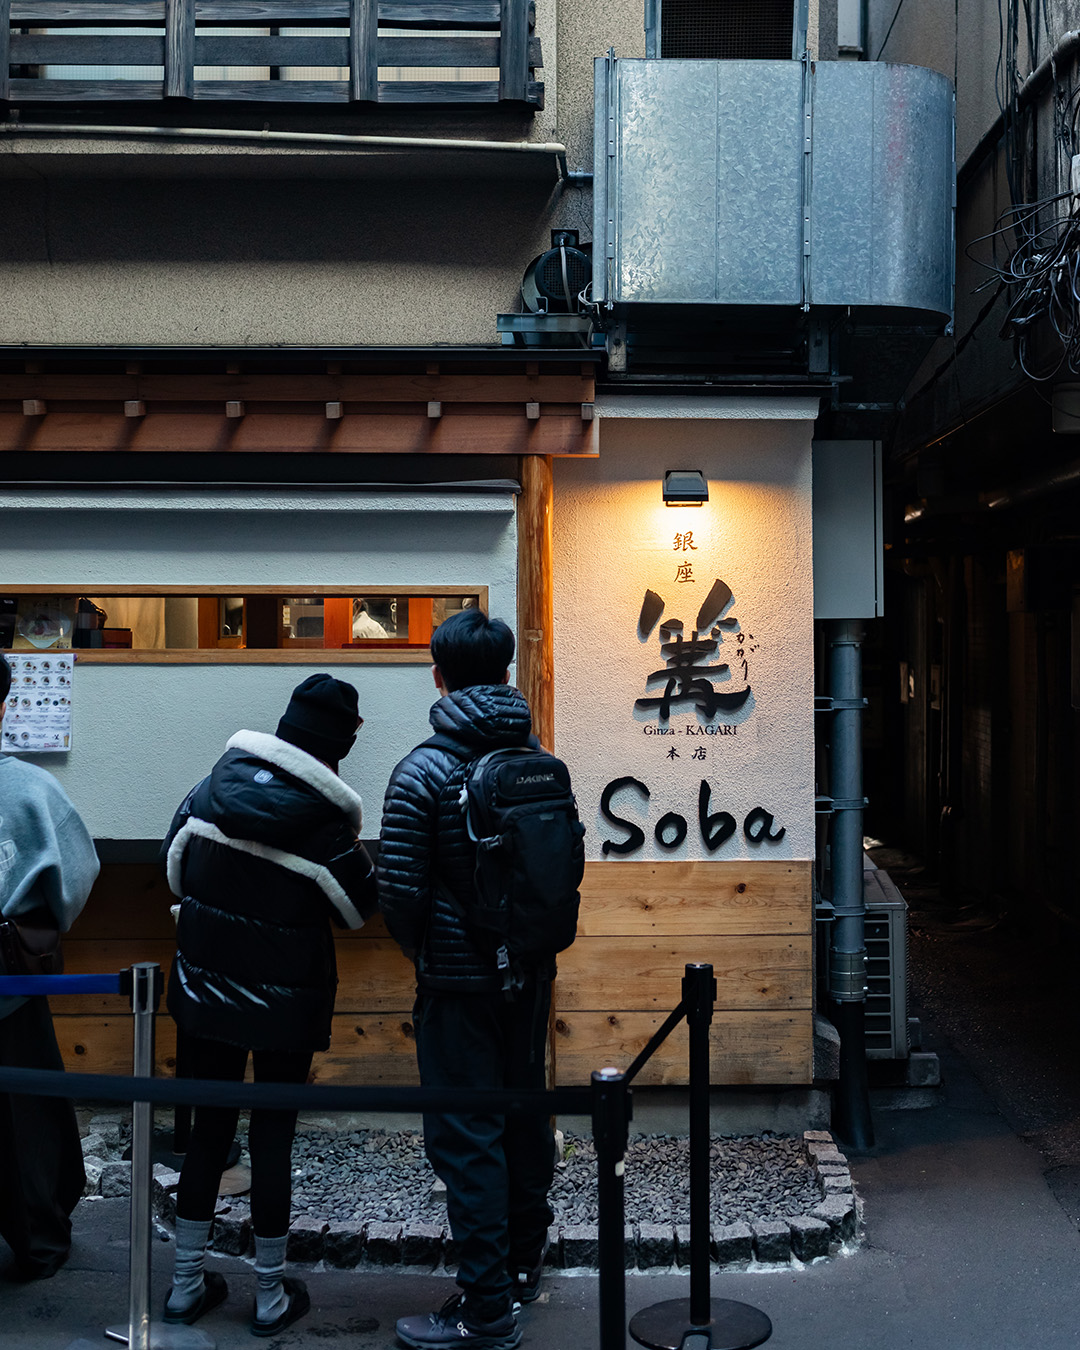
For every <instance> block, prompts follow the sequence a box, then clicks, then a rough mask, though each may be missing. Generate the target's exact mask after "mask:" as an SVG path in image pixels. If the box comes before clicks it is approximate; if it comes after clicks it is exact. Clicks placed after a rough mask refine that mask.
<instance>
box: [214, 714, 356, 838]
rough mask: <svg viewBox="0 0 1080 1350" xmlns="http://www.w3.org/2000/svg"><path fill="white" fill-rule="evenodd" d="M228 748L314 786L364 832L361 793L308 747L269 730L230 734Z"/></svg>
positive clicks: (354, 825) (309, 785)
mask: <svg viewBox="0 0 1080 1350" xmlns="http://www.w3.org/2000/svg"><path fill="white" fill-rule="evenodd" d="M226 749H228V750H243V751H244V753H245V754H249V755H255V756H256V757H257V758H258V759H264V760H266V762H267V763H268V764H273V765H274V766H275V767H276V768H278V769H282V770H283V771H284V772H285V773H287V774H291V775H292V777H293V778H298V779H299V780H300V781H301V782H302V783H306V784H307V785H308V787H311V788H314V789H315V791H316V792H318V793H320V794H321V795H322V796H323V797H325V798H326V800H327V801H328V802H331V803H332V804H333V805H334V806H336V807H337V808H338V809H339V810H340V811H342V812H343V813H344V814H345V816H346V817H347V818H348V820H349V822H350V823H351V824H352V825H353V827H354V828H355V829H356V831H357V833H359V832H360V827H361V825H362V824H363V802H362V801H361V798H360V794H359V793H358V792H354V791H353V790H352V788H351V787H349V785H348V784H347V783H343V782H342V780H341V779H340V778H339V777H338V776H337V774H336V773H334V771H333V770H332V769H328V768H327V767H326V765H325V764H323V763H322V761H321V760H318V759H316V758H315V756H314V755H309V754H308V753H307V751H306V750H301V749H300V748H299V746H296V745H292V744H291V743H290V742H289V741H283V740H282V739H281V738H280V736H271V735H269V733H267V732H265V731H238V732H237V733H236V735H235V736H230V737H229V742H228V745H227V746H226Z"/></svg>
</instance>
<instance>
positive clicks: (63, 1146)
mask: <svg viewBox="0 0 1080 1350" xmlns="http://www.w3.org/2000/svg"><path fill="white" fill-rule="evenodd" d="M10 688H11V667H10V666H9V665H8V663H7V661H6V660H5V659H4V657H3V656H2V655H0V722H2V721H3V717H4V712H5V710H6V707H7V702H6V701H7V695H8V691H9V690H10ZM99 867H100V864H99V863H98V858H97V854H96V853H95V851H94V845H93V841H92V840H91V838H90V835H89V834H88V832H87V829H86V826H85V825H84V824H83V822H82V821H81V819H80V818H79V815H78V812H77V811H76V810H75V808H74V806H72V804H71V802H70V801H69V800H68V797H67V794H66V793H65V792H64V790H63V788H62V787H61V786H60V784H59V783H58V782H57V781H56V779H55V778H54V777H53V776H52V774H50V773H46V772H45V770H44V769H39V768H38V767H37V766H36V765H34V764H27V763H25V762H24V761H23V760H20V759H16V758H15V757H14V756H13V755H10V754H2V755H0V916H2V917H3V918H5V919H18V918H19V917H21V916H24V915H27V914H30V913H32V912H34V911H41V910H42V909H45V910H48V912H49V913H50V914H51V915H52V917H53V919H54V920H55V922H56V924H57V926H58V927H59V929H60V931H61V932H67V930H68V929H69V928H70V927H71V925H72V924H73V923H74V922H75V920H76V919H77V918H78V916H79V913H80V912H81V910H82V907H83V905H85V904H86V900H87V897H88V896H89V894H90V888H91V887H92V886H93V884H94V881H95V879H96V877H97V874H98V871H99ZM0 973H3V972H2V971H0ZM0 1066H3V1067H4V1068H22V1069H63V1067H64V1061H63V1059H62V1058H61V1056H60V1049H59V1046H58V1045H57V1043H56V1032H55V1031H54V1030H53V1024H52V1015H51V1013H50V1012H49V1003H48V1000H47V999H46V998H45V997H43V996H41V995H37V996H34V997H31V998H19V997H10V996H0ZM85 1185H86V1176H85V1173H84V1172H83V1162H82V1147H81V1144H80V1142H79V1127H78V1123H77V1121H76V1119H75V1107H74V1105H73V1104H72V1103H71V1102H70V1101H66V1100H63V1099H61V1098H59V1097H26V1096H19V1095H14V1094H11V1093H5V1092H0V1237H2V1238H3V1239H4V1241H5V1242H6V1243H7V1244H8V1246H9V1247H10V1248H11V1250H12V1252H13V1253H14V1256H15V1262H14V1265H12V1266H10V1267H9V1268H8V1269H7V1270H6V1271H5V1272H4V1274H5V1275H6V1276H7V1278H9V1279H16V1280H38V1279H44V1278H47V1277H48V1276H50V1275H55V1274H56V1272H57V1271H58V1270H59V1269H60V1267H61V1266H62V1265H63V1264H64V1262H65V1261H66V1260H67V1258H68V1254H69V1252H70V1249H71V1212H72V1210H73V1209H74V1208H75V1206H76V1205H77V1204H78V1202H79V1197H80V1196H81V1195H82V1193H83V1188H84V1186H85Z"/></svg>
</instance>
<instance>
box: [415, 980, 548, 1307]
mask: <svg viewBox="0 0 1080 1350" xmlns="http://www.w3.org/2000/svg"><path fill="white" fill-rule="evenodd" d="M550 1006H551V984H550V982H549V981H547V980H543V981H541V982H540V983H539V984H538V985H527V986H526V988H525V989H524V990H523V991H522V992H521V993H520V994H519V995H518V997H517V998H516V999H515V1000H514V1001H513V1002H508V1001H507V1000H506V999H505V998H504V997H503V995H502V994H464V995H456V994H435V993H429V992H426V991H421V992H420V993H419V994H418V996H417V1000H416V1006H415V1008H414V1009H413V1025H414V1027H415V1029H416V1057H417V1061H418V1063H419V1066H420V1081H421V1083H423V1085H424V1086H425V1087H457V1088H519V1089H521V1088H538V1089H541V1090H542V1089H543V1087H544V1085H545V1084H544V1048H545V1045H546V1042H547V1023H548V1009H549V1007H550ZM424 1146H425V1150H426V1152H427V1156H428V1160H429V1161H430V1163H431V1166H432V1168H433V1169H434V1171H435V1174H436V1176H438V1177H440V1178H441V1179H442V1180H443V1181H444V1182H445V1183H446V1210H447V1217H448V1218H449V1220H450V1231H451V1233H452V1234H453V1238H454V1241H455V1242H456V1243H457V1244H458V1248H459V1252H460V1260H459V1265H458V1276H457V1280H458V1284H459V1285H461V1287H462V1288H463V1289H464V1290H465V1291H466V1293H468V1294H470V1295H472V1296H473V1297H475V1298H477V1299H479V1300H481V1301H482V1302H484V1303H486V1304H488V1303H489V1304H491V1305H493V1306H494V1305H496V1304H504V1303H505V1302H506V1300H507V1299H508V1297H509V1292H510V1287H511V1272H512V1271H513V1270H515V1269H518V1268H521V1269H525V1268H528V1267H531V1266H533V1265H535V1263H536V1261H537V1259H538V1258H539V1256H540V1252H541V1251H542V1249H543V1245H544V1239H545V1238H546V1236H547V1230H548V1226H549V1225H550V1223H551V1221H552V1218H553V1215H552V1211H551V1207H550V1206H549V1205H548V1200H547V1196H548V1191H549V1190H550V1189H551V1179H552V1177H553V1175H554V1171H555V1140H554V1137H553V1135H552V1131H551V1121H550V1118H549V1117H548V1116H547V1115H537V1116H500V1115H483V1114H478V1113H462V1114H454V1115H435V1114H426V1115H425V1116H424Z"/></svg>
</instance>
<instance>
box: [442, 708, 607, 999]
mask: <svg viewBox="0 0 1080 1350" xmlns="http://www.w3.org/2000/svg"><path fill="white" fill-rule="evenodd" d="M427 744H428V745H437V746H441V747H442V748H443V749H445V750H449V751H450V752H451V753H452V754H454V755H456V756H457V757H458V758H460V759H463V760H471V761H472V762H471V763H470V764H469V768H468V769H467V771H466V775H465V784H464V787H463V788H462V794H461V804H462V805H463V806H464V807H465V821H466V825H467V827H468V830H469V834H470V835H471V837H472V838H473V839H474V840H475V841H476V873H475V877H474V883H475V884H474V886H473V888H472V892H471V894H470V895H469V897H468V899H467V900H465V901H464V902H463V900H462V898H461V897H460V896H455V895H452V894H451V892H450V890H449V888H448V887H445V886H444V887H442V890H443V892H444V894H446V895H447V896H448V897H449V899H450V901H451V903H452V904H453V905H454V908H455V909H456V910H457V911H458V912H459V913H460V914H461V916H462V918H463V919H464V920H465V922H466V924H467V925H468V927H469V935H470V937H471V938H472V939H473V941H474V942H475V943H476V945H477V946H478V947H479V948H480V950H481V951H484V952H486V953H487V954H488V955H490V956H494V957H495V959H496V961H497V963H498V966H499V970H500V972H501V973H502V976H503V989H504V990H505V991H507V992H510V991H511V990H512V989H513V988H514V987H515V986H516V985H517V984H519V983H520V976H521V969H522V967H527V966H535V965H538V964H541V963H544V962H547V961H550V960H551V959H552V958H553V957H554V956H555V955H556V954H557V953H558V952H561V951H564V950H565V949H566V948H567V947H569V946H570V944H571V943H572V942H573V940H574V938H575V937H576V936H577V919H578V905H579V902H580V895H579V892H578V887H579V886H580V885H581V878H582V876H583V875H584V872H585V845H584V843H583V839H584V835H585V826H584V825H582V823H581V820H580V819H579V817H578V810H577V802H576V801H575V800H574V794H573V791H572V790H571V787H570V771H569V770H568V769H567V767H566V765H565V764H564V763H563V762H562V760H561V759H557V758H556V757H555V756H554V755H549V754H548V752H547V751H546V750H542V749H540V748H539V747H537V748H533V747H530V746H526V745H517V746H509V747H506V748H504V749H501V750H491V751H489V752H488V753H487V754H485V755H481V756H480V757H479V758H478V759H475V760H474V759H472V755H471V753H470V751H469V749H468V747H467V746H464V745H462V744H461V743H460V742H459V741H456V740H454V739H453V738H452V737H450V736H441V735H436V736H433V737H432V738H431V739H430V740H429V741H427Z"/></svg>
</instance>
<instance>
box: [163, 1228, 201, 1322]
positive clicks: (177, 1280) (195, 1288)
mask: <svg viewBox="0 0 1080 1350" xmlns="http://www.w3.org/2000/svg"><path fill="white" fill-rule="evenodd" d="M211 1222H212V1221H211V1220H210V1219H181V1218H180V1216H179V1215H177V1218H176V1266H175V1267H174V1269H173V1282H172V1288H171V1289H170V1290H169V1297H168V1299H167V1301H166V1302H167V1306H168V1308H169V1311H170V1312H174V1313H181V1312H186V1311H187V1309H188V1308H190V1307H191V1306H192V1305H193V1304H194V1303H195V1302H196V1301H197V1300H198V1299H199V1298H200V1297H201V1295H202V1292H203V1289H204V1288H205V1287H206V1282H205V1281H204V1279H203V1262H204V1261H205V1259H206V1244H207V1242H209V1240H210V1224H211Z"/></svg>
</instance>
